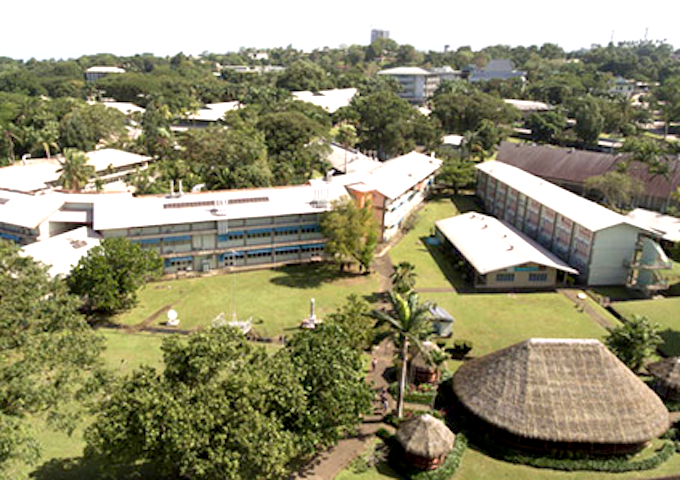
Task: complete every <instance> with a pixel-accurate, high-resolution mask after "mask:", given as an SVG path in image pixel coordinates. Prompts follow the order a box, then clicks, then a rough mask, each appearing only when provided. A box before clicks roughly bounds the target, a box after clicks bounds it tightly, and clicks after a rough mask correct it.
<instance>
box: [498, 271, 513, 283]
mask: <svg viewBox="0 0 680 480" xmlns="http://www.w3.org/2000/svg"><path fill="white" fill-rule="evenodd" d="M496 281H497V282H514V281H515V274H514V273H499V274H497V275H496Z"/></svg>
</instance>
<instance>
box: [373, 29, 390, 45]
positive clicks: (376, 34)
mask: <svg viewBox="0 0 680 480" xmlns="http://www.w3.org/2000/svg"><path fill="white" fill-rule="evenodd" d="M379 38H390V32H389V30H378V29H376V28H374V29H373V30H371V43H373V42H375V41H376V40H377V39H379Z"/></svg>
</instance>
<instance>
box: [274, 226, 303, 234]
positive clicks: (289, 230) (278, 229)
mask: <svg viewBox="0 0 680 480" xmlns="http://www.w3.org/2000/svg"><path fill="white" fill-rule="evenodd" d="M299 228H300V227H276V228H275V229H274V231H275V232H276V233H298V230H299Z"/></svg>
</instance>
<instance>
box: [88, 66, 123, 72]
mask: <svg viewBox="0 0 680 480" xmlns="http://www.w3.org/2000/svg"><path fill="white" fill-rule="evenodd" d="M85 71H86V72H87V73H125V69H124V68H119V67H90V68H88V69H87V70H85Z"/></svg>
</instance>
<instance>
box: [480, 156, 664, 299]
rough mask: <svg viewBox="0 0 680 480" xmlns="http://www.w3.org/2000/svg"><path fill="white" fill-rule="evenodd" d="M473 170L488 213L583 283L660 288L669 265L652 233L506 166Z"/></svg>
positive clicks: (496, 164)
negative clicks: (574, 272) (557, 260)
mask: <svg viewBox="0 0 680 480" xmlns="http://www.w3.org/2000/svg"><path fill="white" fill-rule="evenodd" d="M477 171H478V177H477V195H478V196H479V197H480V198H481V199H482V201H483V202H484V206H485V208H486V211H487V212H488V213H490V214H492V215H494V216H496V217H497V218H499V219H502V220H504V221H505V222H507V223H508V224H510V225H513V226H514V227H515V228H516V229H518V230H520V231H521V232H523V233H525V234H526V235H527V236H529V237H530V238H532V239H535V240H536V241H538V243H540V244H541V245H543V246H544V247H545V248H547V249H548V250H550V251H551V252H553V253H555V255H557V257H559V258H561V259H562V260H564V261H565V262H567V263H568V264H569V265H570V266H572V267H573V268H575V269H576V270H578V271H579V280H580V281H581V282H582V283H584V284H587V285H593V286H596V285H627V286H630V287H634V288H638V289H641V290H644V291H647V292H649V291H650V290H655V289H660V288H663V287H664V284H665V283H664V281H663V279H662V278H661V276H660V275H659V271H660V270H663V269H667V268H670V262H669V261H668V258H667V257H666V255H665V253H664V252H663V250H662V249H661V247H660V246H659V245H658V244H657V243H656V241H655V239H656V238H658V235H657V234H656V233H655V232H653V231H651V230H649V229H647V228H645V227H644V226H641V225H637V224H635V223H633V222H632V221H630V220H629V219H627V218H626V217H624V216H622V215H619V214H618V213H615V212H613V211H611V210H609V209H607V208H605V207H603V206H601V205H598V204H596V203H594V202H591V201H590V200H587V199H585V198H583V197H580V196H578V195H575V194H573V193H571V192H569V191H568V190H565V189H563V188H560V187H558V186H557V185H553V184H552V183H549V182H547V181H545V180H543V179H541V178H539V177H535V176H534V175H531V174H529V173H527V172H524V171H522V170H520V169H518V168H515V167H512V166H510V165H507V164H504V163H501V162H486V163H483V164H480V165H478V166H477Z"/></svg>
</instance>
